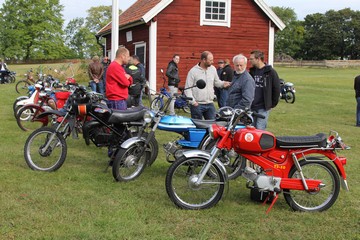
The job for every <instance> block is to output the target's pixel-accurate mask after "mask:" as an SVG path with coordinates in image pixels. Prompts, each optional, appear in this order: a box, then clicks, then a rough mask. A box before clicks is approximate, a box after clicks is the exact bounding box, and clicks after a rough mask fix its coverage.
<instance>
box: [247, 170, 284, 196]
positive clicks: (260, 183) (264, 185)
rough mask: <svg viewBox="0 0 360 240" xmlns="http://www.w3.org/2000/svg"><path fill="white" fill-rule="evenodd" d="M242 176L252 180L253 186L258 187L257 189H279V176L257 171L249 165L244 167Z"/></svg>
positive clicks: (274, 190)
mask: <svg viewBox="0 0 360 240" xmlns="http://www.w3.org/2000/svg"><path fill="white" fill-rule="evenodd" d="M242 176H243V177H244V178H246V179H248V180H250V181H252V182H253V183H254V187H255V188H257V189H259V191H271V192H279V191H280V182H281V178H279V177H273V176H268V175H266V174H265V173H263V172H260V173H258V172H257V171H256V170H255V169H253V168H251V167H246V168H245V170H244V172H243V173H242Z"/></svg>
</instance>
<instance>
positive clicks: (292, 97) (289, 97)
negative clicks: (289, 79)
mask: <svg viewBox="0 0 360 240" xmlns="http://www.w3.org/2000/svg"><path fill="white" fill-rule="evenodd" d="M285 101H286V102H287V103H294V102H295V94H294V93H293V92H291V91H287V92H286V93H285Z"/></svg>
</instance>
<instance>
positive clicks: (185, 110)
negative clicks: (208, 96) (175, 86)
mask: <svg viewBox="0 0 360 240" xmlns="http://www.w3.org/2000/svg"><path fill="white" fill-rule="evenodd" d="M182 109H183V110H184V112H186V113H191V110H190V106H189V104H186V105H185V106H183V107H182Z"/></svg>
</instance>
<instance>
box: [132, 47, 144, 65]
mask: <svg viewBox="0 0 360 240" xmlns="http://www.w3.org/2000/svg"><path fill="white" fill-rule="evenodd" d="M134 45H135V54H136V53H137V51H136V50H137V49H138V48H141V47H144V62H143V63H142V64H143V65H144V66H146V42H137V43H134Z"/></svg>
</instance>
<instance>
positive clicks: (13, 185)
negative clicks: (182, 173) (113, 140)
mask: <svg viewBox="0 0 360 240" xmlns="http://www.w3.org/2000/svg"><path fill="white" fill-rule="evenodd" d="M9 67H10V69H12V70H15V71H17V72H18V73H21V72H22V70H26V69H29V68H30V67H32V66H25V65H16V66H12V65H10V66H9ZM276 70H277V71H278V73H279V75H280V77H281V78H283V79H285V80H286V81H291V82H293V83H294V84H295V88H296V101H295V103H294V104H287V103H285V101H284V100H281V101H280V102H279V104H278V106H277V107H276V108H274V109H273V110H272V111H271V114H270V121H269V127H268V130H269V131H271V132H273V133H274V134H275V135H277V136H279V135H283V136H284V135H312V134H316V133H318V132H325V133H327V132H328V131H329V130H330V129H333V130H337V131H338V132H339V133H340V135H341V137H342V138H343V140H344V142H345V143H347V144H348V145H350V146H351V147H352V149H351V150H350V151H341V152H339V155H341V156H346V157H347V159H348V162H347V165H346V166H345V169H346V172H347V179H348V184H349V187H350V192H345V191H343V190H342V191H341V192H340V195H339V198H338V200H337V201H336V203H335V204H334V206H332V207H331V208H330V209H329V210H327V211H325V212H321V213H299V212H292V211H291V209H290V207H289V206H288V205H287V204H286V203H285V200H284V197H283V196H282V195H280V196H279V200H278V201H277V203H276V204H275V205H274V207H273V209H272V211H271V212H270V214H268V215H266V214H265V211H266V209H267V207H268V206H269V205H265V206H263V205H261V204H259V203H255V202H252V201H251V200H250V198H249V190H248V189H246V188H245V183H246V182H245V180H244V179H242V178H238V179H236V180H233V181H231V182H230V185H229V191H228V192H227V194H226V195H225V197H224V198H223V200H222V201H221V202H219V204H218V205H216V206H215V207H213V208H211V209H208V210H204V211H183V210H179V209H177V208H176V207H175V206H174V204H172V202H171V201H170V200H169V198H168V196H167V194H166V192H165V186H164V181H165V174H166V171H167V169H168V167H169V164H168V163H167V162H166V161H165V154H164V152H163V151H162V150H161V145H162V144H164V143H166V142H168V141H170V140H173V139H175V138H176V136H177V135H173V134H169V133H168V132H163V131H157V132H156V138H157V140H158V142H159V144H160V151H159V157H158V158H157V159H156V161H155V163H154V164H153V165H152V166H151V167H149V168H147V169H145V171H144V173H143V174H142V175H141V176H140V177H139V178H138V179H136V180H135V181H132V182H128V183H119V182H114V180H113V178H112V174H111V171H110V170H109V169H108V170H107V171H105V172H104V169H105V167H106V164H107V160H108V159H107V149H106V148H96V147H95V146H94V145H93V144H91V145H90V146H87V145H86V144H85V143H84V140H83V139H82V137H81V135H80V136H79V139H72V138H71V137H69V138H68V139H67V143H68V149H69V152H68V155H67V159H66V161H65V163H64V165H63V166H62V168H61V169H59V170H58V171H57V172H54V173H42V172H36V171H32V170H30V169H29V168H28V167H27V165H26V164H25V161H24V157H23V146H24V143H25V140H26V138H27V137H28V135H29V134H30V133H27V132H23V131H21V130H20V129H19V128H18V127H17V125H16V122H15V120H14V117H13V114H12V103H13V101H14V100H15V98H16V97H18V95H17V94H16V92H15V90H14V84H6V85H0V95H1V96H3V98H2V105H1V107H0V108H1V111H0V119H1V124H0V133H1V144H0V155H1V156H2V157H1V169H0V178H1V181H0V239H19V240H21V239H59V240H60V239H86V240H89V239H219V240H220V239H264V238H266V239H270V240H272V239H274V240H279V239H301V240H307V239H309V240H310V239H319V240H328V239H359V236H360V230H359V224H360V222H359V212H360V205H359V192H360V186H359V184H358V183H359V182H360V174H359V173H358V170H359V169H360V161H359V160H358V156H359V155H360V150H359V149H360V142H359V132H360V128H357V127H355V126H354V125H355V104H356V101H355V98H354V90H353V79H354V77H355V76H356V75H358V74H359V72H358V70H357V69H309V68H276ZM19 75H20V74H19Z"/></svg>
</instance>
